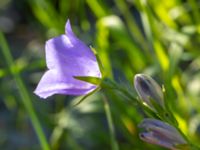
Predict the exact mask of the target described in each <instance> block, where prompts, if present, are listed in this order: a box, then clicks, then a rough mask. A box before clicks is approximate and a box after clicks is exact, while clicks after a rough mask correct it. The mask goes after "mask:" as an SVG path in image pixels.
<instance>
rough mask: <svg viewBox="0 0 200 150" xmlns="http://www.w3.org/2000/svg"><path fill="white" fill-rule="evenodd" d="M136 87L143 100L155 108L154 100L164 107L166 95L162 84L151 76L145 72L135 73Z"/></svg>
mask: <svg viewBox="0 0 200 150" xmlns="http://www.w3.org/2000/svg"><path fill="white" fill-rule="evenodd" d="M134 86H135V89H136V91H137V93H138V95H139V97H140V99H141V100H143V101H144V102H145V104H147V105H148V106H149V107H150V108H152V109H153V110H155V109H154V107H153V104H152V102H151V101H152V100H153V101H154V102H155V103H157V104H159V105H160V106H161V107H163V108H164V97H163V93H162V90H161V88H160V86H159V85H158V84H157V83H156V82H155V81H154V80H153V79H152V78H151V77H149V76H146V75H144V74H137V75H135V79H134Z"/></svg>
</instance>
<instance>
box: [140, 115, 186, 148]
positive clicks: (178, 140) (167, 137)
mask: <svg viewBox="0 0 200 150" xmlns="http://www.w3.org/2000/svg"><path fill="white" fill-rule="evenodd" d="M139 127H140V128H144V129H145V131H144V132H142V133H140V138H141V139H142V140H143V141H145V142H148V143H152V144H156V145H160V146H163V147H166V148H169V149H173V150H178V148H176V146H178V145H182V144H183V145H184V144H187V142H186V140H185V139H184V138H183V137H182V136H181V134H180V133H179V132H178V131H177V129H176V128H174V127H173V126H171V125H169V124H167V123H164V122H162V121H160V120H156V119H144V120H143V121H142V122H141V123H140V124H139Z"/></svg>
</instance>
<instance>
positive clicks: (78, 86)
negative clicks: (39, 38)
mask: <svg viewBox="0 0 200 150" xmlns="http://www.w3.org/2000/svg"><path fill="white" fill-rule="evenodd" d="M45 53H46V64H47V68H48V70H47V71H46V72H45V73H44V75H43V76H42V78H41V80H40V82H39V84H38V86H37V88H36V90H35V91H34V93H35V94H36V95H38V96H40V97H42V98H47V97H49V96H51V95H54V94H65V95H85V94H88V93H89V92H91V91H93V90H94V89H96V85H93V84H91V83H88V82H85V81H80V80H78V79H75V78H74V77H75V76H87V77H88V76H89V77H97V78H101V72H100V70H99V66H98V63H97V60H96V57H95V55H94V53H93V52H92V50H91V49H90V48H89V47H88V46H86V44H84V43H83V42H82V41H81V40H79V39H78V38H77V37H76V35H75V34H74V33H73V31H72V28H71V25H70V21H69V20H68V21H67V23H66V25H65V34H63V35H60V36H58V37H55V38H52V39H50V40H48V41H47V42H46V46H45Z"/></svg>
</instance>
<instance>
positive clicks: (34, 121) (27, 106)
mask: <svg viewBox="0 0 200 150" xmlns="http://www.w3.org/2000/svg"><path fill="white" fill-rule="evenodd" d="M0 43H1V50H2V53H3V55H4V57H5V60H6V63H7V65H8V67H9V69H10V72H11V74H12V75H13V78H14V80H15V82H16V84H17V86H18V87H19V92H20V96H21V99H22V103H23V104H24V107H25V109H26V111H27V112H28V115H29V117H30V119H31V122H32V124H33V127H34V129H35V132H36V134H37V136H38V139H39V141H40V144H41V147H42V149H43V150H50V148H49V145H48V142H47V139H46V137H45V134H44V132H43V130H42V127H41V125H40V122H39V120H38V117H37V115H36V112H35V110H34V108H33V105H32V102H31V98H30V95H29V94H28V91H27V89H26V87H25V85H24V83H23V80H22V79H21V77H20V75H19V74H18V72H17V71H16V70H14V69H15V68H14V61H13V58H12V55H11V53H10V49H9V47H8V44H7V42H6V39H5V37H4V35H3V33H2V32H0Z"/></svg>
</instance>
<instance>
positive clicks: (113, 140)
mask: <svg viewBox="0 0 200 150" xmlns="http://www.w3.org/2000/svg"><path fill="white" fill-rule="evenodd" d="M103 102H104V110H105V113H106V118H107V121H108V127H109V132H110V138H111V147H112V150H119V146H118V143H117V140H116V138H115V128H114V124H113V119H112V114H111V110H110V105H109V103H108V100H107V99H106V97H105V96H104V95H103Z"/></svg>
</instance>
